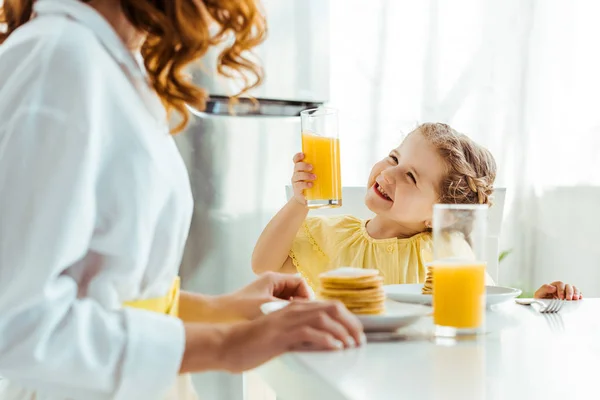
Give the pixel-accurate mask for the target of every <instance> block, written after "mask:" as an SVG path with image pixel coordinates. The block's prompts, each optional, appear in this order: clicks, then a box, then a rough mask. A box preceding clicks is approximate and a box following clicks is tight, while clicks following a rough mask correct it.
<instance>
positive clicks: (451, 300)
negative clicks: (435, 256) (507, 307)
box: [432, 261, 485, 329]
mask: <svg viewBox="0 0 600 400" xmlns="http://www.w3.org/2000/svg"><path fill="white" fill-rule="evenodd" d="M432 266H433V322H434V323H435V324H436V325H441V326H449V327H454V328H461V329H469V328H478V327H480V326H481V324H482V323H483V313H484V312H485V263H483V262H476V261H453V262H434V263H432Z"/></svg>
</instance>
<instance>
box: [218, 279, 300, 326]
mask: <svg viewBox="0 0 600 400" xmlns="http://www.w3.org/2000/svg"><path fill="white" fill-rule="evenodd" d="M223 297H224V299H223V302H224V304H225V305H227V306H228V307H230V308H231V309H233V310H237V312H238V313H239V316H240V317H241V318H244V319H254V318H257V317H259V316H261V315H262V313H261V311H260V306H261V305H262V304H264V303H267V302H269V301H275V300H278V299H283V300H293V299H304V300H308V299H309V297H310V289H309V287H308V285H307V284H306V282H304V279H302V278H301V277H299V276H295V275H290V274H279V273H276V272H266V273H264V274H261V275H259V277H258V279H256V280H255V281H254V282H252V283H251V284H249V285H247V286H245V287H243V288H242V289H240V290H238V291H237V292H234V293H232V294H230V295H227V296H223Z"/></svg>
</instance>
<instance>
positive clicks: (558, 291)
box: [533, 281, 583, 300]
mask: <svg viewBox="0 0 600 400" xmlns="http://www.w3.org/2000/svg"><path fill="white" fill-rule="evenodd" d="M533 297H534V298H536V299H560V300H581V299H583V294H582V293H581V292H580V291H579V289H577V286H574V285H571V284H568V283H563V282H561V281H556V282H552V283H550V284H547V285H542V286H541V287H540V288H539V289H538V290H537V291H536V292H535V294H534V295H533Z"/></svg>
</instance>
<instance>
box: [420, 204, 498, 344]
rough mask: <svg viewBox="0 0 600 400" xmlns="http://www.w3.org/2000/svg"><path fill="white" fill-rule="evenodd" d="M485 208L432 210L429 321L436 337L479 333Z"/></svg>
mask: <svg viewBox="0 0 600 400" xmlns="http://www.w3.org/2000/svg"><path fill="white" fill-rule="evenodd" d="M487 211H488V206H487V205H466V204H436V205H435V206H434V210H433V252H434V256H433V262H432V263H431V266H432V267H433V322H434V324H435V330H436V335H437V336H444V337H454V336H461V335H474V334H479V333H483V331H484V328H485V270H486V262H485V261H484V260H485V237H486V233H487Z"/></svg>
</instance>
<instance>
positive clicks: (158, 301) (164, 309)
mask: <svg viewBox="0 0 600 400" xmlns="http://www.w3.org/2000/svg"><path fill="white" fill-rule="evenodd" d="M180 287H181V280H180V279H179V277H176V278H175V279H174V280H173V284H172V285H171V289H170V290H169V292H168V293H167V294H166V295H164V296H162V297H155V298H152V299H143V300H133V301H126V302H124V303H123V305H124V306H125V307H133V308H141V309H143V310H148V311H154V312H157V313H161V314H167V315H172V316H174V317H177V316H178V315H179V290H180Z"/></svg>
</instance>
